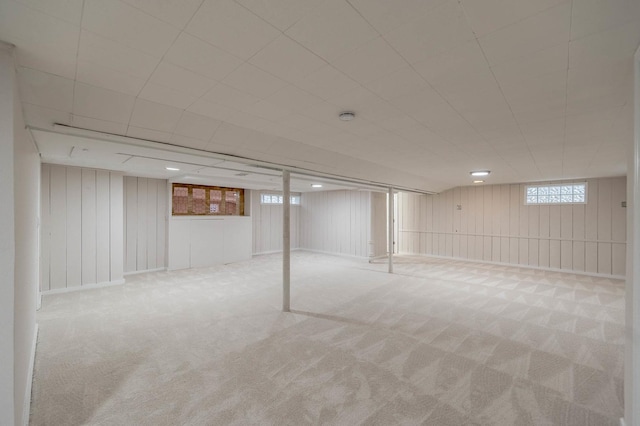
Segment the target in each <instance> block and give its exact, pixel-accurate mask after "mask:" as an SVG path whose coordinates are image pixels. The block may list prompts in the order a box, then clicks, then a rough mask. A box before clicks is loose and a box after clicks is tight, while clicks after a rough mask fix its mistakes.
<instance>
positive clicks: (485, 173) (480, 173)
mask: <svg viewBox="0 0 640 426" xmlns="http://www.w3.org/2000/svg"><path fill="white" fill-rule="evenodd" d="M489 173H491V171H489V170H476V171H474V172H471V176H489Z"/></svg>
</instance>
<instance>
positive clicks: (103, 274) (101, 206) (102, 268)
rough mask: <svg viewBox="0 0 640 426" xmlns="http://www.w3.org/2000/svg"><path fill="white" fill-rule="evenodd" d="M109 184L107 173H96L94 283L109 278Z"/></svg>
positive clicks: (108, 279) (100, 171)
mask: <svg viewBox="0 0 640 426" xmlns="http://www.w3.org/2000/svg"><path fill="white" fill-rule="evenodd" d="M110 184H111V182H110V178H109V172H107V171H104V170H98V171H96V227H97V229H96V276H97V278H96V282H98V283H104V282H108V281H110V277H111V259H110V257H111V249H110V244H111V235H110V230H109V222H110V217H111V208H110V204H111V203H110V199H111V193H110V192H109V186H110Z"/></svg>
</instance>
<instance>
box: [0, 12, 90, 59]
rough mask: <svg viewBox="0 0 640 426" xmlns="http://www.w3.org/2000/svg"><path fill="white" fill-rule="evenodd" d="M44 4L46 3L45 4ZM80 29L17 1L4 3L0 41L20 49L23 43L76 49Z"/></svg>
mask: <svg viewBox="0 0 640 426" xmlns="http://www.w3.org/2000/svg"><path fill="white" fill-rule="evenodd" d="M43 3H44V2H43ZM79 32H80V28H79V27H78V26H77V25H70V24H69V22H65V21H62V20H60V19H58V18H55V17H53V16H51V15H50V14H47V13H43V12H41V11H40V10H38V9H35V8H32V7H28V6H27V4H25V3H19V2H14V1H3V2H0V40H3V41H5V42H8V43H13V44H15V45H17V46H19V45H20V44H21V42H23V41H24V42H31V43H40V44H42V45H45V46H48V47H50V48H52V49H53V48H55V49H56V50H58V49H59V48H60V47H62V48H65V49H73V44H74V43H75V44H76V49H77V43H78V35H79Z"/></svg>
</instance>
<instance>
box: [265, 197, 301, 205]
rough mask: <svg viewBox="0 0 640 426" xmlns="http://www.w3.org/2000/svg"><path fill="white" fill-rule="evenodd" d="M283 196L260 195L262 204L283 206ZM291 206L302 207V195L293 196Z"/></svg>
mask: <svg viewBox="0 0 640 426" xmlns="http://www.w3.org/2000/svg"><path fill="white" fill-rule="evenodd" d="M282 200H283V198H282V195H278V194H261V195H260V204H282ZM290 202H291V205H292V206H299V205H300V195H292V196H291V201H290Z"/></svg>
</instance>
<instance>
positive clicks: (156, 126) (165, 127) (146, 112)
mask: <svg viewBox="0 0 640 426" xmlns="http://www.w3.org/2000/svg"><path fill="white" fill-rule="evenodd" d="M181 116H182V110H181V109H179V108H174V107H171V106H168V105H162V104H158V103H155V102H150V101H147V100H144V99H137V100H136V103H135V105H134V107H133V114H131V121H129V125H130V126H135V127H141V128H144V129H151V130H158V131H161V132H168V133H172V132H173V130H174V129H175V128H176V125H177V124H178V121H179V120H180V117H181Z"/></svg>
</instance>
